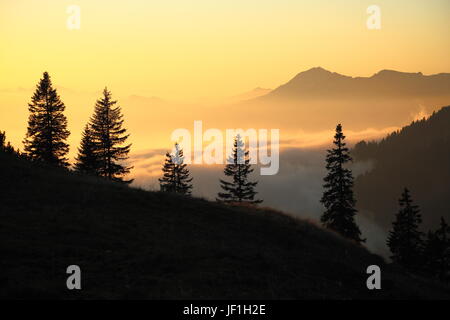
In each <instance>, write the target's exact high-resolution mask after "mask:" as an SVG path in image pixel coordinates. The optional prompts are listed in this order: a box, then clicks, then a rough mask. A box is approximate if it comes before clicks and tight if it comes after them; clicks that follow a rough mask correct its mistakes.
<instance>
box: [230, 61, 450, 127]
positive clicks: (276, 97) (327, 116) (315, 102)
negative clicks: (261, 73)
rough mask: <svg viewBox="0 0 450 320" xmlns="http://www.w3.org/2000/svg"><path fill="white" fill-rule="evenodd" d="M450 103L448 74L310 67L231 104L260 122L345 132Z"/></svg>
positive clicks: (399, 122)
mask: <svg viewBox="0 0 450 320" xmlns="http://www.w3.org/2000/svg"><path fill="white" fill-rule="evenodd" d="M449 101H450V73H440V74H436V75H429V76H426V75H423V74H422V73H420V72H418V73H404V72H398V71H392V70H382V71H380V72H378V73H376V74H374V75H373V76H371V77H349V76H345V75H341V74H338V73H334V72H330V71H327V70H325V69H323V68H313V69H310V70H307V71H304V72H301V73H299V74H297V75H296V76H295V77H294V78H293V79H291V80H290V81H288V82H287V83H285V84H283V85H281V86H279V87H278V88H276V89H274V90H273V91H271V92H269V93H268V94H266V95H263V96H261V97H258V98H255V99H251V100H248V101H244V102H241V103H238V104H235V105H233V106H231V107H229V110H230V113H234V112H240V114H241V115H242V118H244V119H249V118H250V119H252V120H253V121H254V122H255V123H257V124H258V125H264V124H266V125H267V123H271V125H272V127H274V126H275V127H276V126H278V127H280V128H284V129H285V130H296V129H297V130H299V129H301V130H305V131H309V132H313V131H320V130H327V129H330V128H333V127H334V126H335V125H336V123H337V122H342V123H345V126H346V128H347V129H348V130H358V131H360V130H365V129H367V128H374V129H382V128H387V127H401V126H403V125H406V124H408V123H409V122H411V120H414V119H416V118H417V117H418V116H419V115H422V114H430V113H432V112H433V111H435V110H437V108H438V107H439V106H442V105H447V104H448V102H449Z"/></svg>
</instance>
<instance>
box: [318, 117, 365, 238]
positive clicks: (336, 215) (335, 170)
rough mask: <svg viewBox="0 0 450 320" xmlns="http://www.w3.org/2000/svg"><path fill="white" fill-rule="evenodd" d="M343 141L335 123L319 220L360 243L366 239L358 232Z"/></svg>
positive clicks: (347, 152) (350, 173) (347, 156)
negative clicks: (322, 210) (323, 210)
mask: <svg viewBox="0 0 450 320" xmlns="http://www.w3.org/2000/svg"><path fill="white" fill-rule="evenodd" d="M344 140H345V136H344V134H343V132H342V126H341V125H340V124H338V125H337V127H336V134H335V136H334V141H333V144H334V145H335V147H334V148H332V149H330V150H328V151H327V157H326V163H327V164H326V169H327V170H328V174H327V176H326V177H325V178H324V182H325V184H324V189H325V191H324V193H323V196H322V199H321V202H322V204H323V205H324V206H325V209H326V210H325V212H324V213H323V214H322V217H321V219H320V220H321V222H322V223H323V225H324V226H325V227H327V228H329V229H332V230H334V231H336V232H338V233H340V234H341V235H342V236H344V237H346V238H348V239H351V240H354V241H356V242H358V243H360V242H365V239H361V231H360V230H359V227H358V225H357V224H356V222H355V220H354V217H355V215H356V212H357V211H356V209H355V203H356V201H355V198H354V196H353V174H352V171H351V170H350V169H348V168H346V167H345V165H346V164H347V163H348V162H350V161H352V158H351V157H350V154H349V150H348V148H347V147H346V143H345V142H344Z"/></svg>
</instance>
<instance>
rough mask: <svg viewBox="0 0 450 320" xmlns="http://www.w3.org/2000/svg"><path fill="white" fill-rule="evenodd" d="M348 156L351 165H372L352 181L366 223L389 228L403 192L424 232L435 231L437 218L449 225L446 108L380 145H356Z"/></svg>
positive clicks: (449, 124) (449, 121)
mask: <svg viewBox="0 0 450 320" xmlns="http://www.w3.org/2000/svg"><path fill="white" fill-rule="evenodd" d="M352 153H353V156H354V160H355V161H370V162H372V166H371V167H372V169H371V170H369V171H368V172H366V173H364V174H361V175H359V176H358V177H357V179H356V181H355V191H356V197H357V199H358V204H357V205H358V207H359V208H360V209H362V210H361V212H362V214H365V215H366V217H367V218H370V219H371V220H372V221H375V222H376V223H377V224H379V225H381V226H382V227H383V228H385V229H388V228H391V223H392V220H393V217H394V214H395V213H396V212H397V210H398V198H399V196H400V193H401V191H402V189H403V188H404V187H407V188H409V189H410V191H411V193H412V197H413V200H414V201H415V203H416V204H417V205H419V206H420V208H421V210H422V218H423V227H424V230H428V229H434V228H436V227H437V225H438V223H439V219H440V217H441V216H443V217H445V218H446V220H447V221H448V220H450V201H449V199H450V106H448V107H444V108H442V109H441V110H439V111H438V112H436V113H434V114H433V115H431V116H430V117H429V118H428V119H422V120H419V121H415V122H413V123H411V124H410V125H408V126H406V127H404V128H402V129H401V130H399V131H397V132H393V133H392V134H390V135H388V136H387V137H386V138H384V139H382V140H381V141H378V142H375V141H372V142H369V143H367V142H365V141H363V142H360V143H358V144H357V145H356V146H355V147H354V149H353V152H352Z"/></svg>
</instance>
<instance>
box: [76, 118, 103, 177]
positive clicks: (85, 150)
mask: <svg viewBox="0 0 450 320" xmlns="http://www.w3.org/2000/svg"><path fill="white" fill-rule="evenodd" d="M96 147H97V145H96V144H95V140H94V136H93V134H92V129H91V128H90V125H89V124H87V125H86V126H85V127H84V131H83V134H82V138H81V143H80V147H79V148H78V156H77V157H76V159H75V160H76V163H75V171H77V172H80V173H84V174H89V175H98V170H99V168H100V161H99V158H98V155H97V153H96V152H97V148H96Z"/></svg>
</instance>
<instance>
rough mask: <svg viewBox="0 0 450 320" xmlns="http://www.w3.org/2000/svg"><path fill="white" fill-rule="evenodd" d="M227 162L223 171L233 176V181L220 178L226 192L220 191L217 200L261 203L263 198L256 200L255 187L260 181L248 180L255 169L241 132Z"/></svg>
mask: <svg viewBox="0 0 450 320" xmlns="http://www.w3.org/2000/svg"><path fill="white" fill-rule="evenodd" d="M227 162H228V163H227V164H226V165H225V169H224V171H223V172H224V174H225V175H226V176H227V177H232V182H228V181H225V180H222V179H220V187H221V188H222V189H223V191H224V192H219V193H218V197H217V198H216V200H217V201H220V202H227V203H231V202H239V203H251V204H258V203H261V202H262V200H259V199H257V200H255V196H256V194H257V192H256V191H255V187H256V185H257V184H258V182H250V181H248V179H249V175H250V174H251V173H252V172H253V169H252V168H251V165H250V157H249V151H246V150H245V145H244V142H243V141H242V138H241V136H240V135H239V134H238V135H237V136H236V137H235V139H234V144H233V150H232V153H231V156H230V157H229V158H228V161H227Z"/></svg>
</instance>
